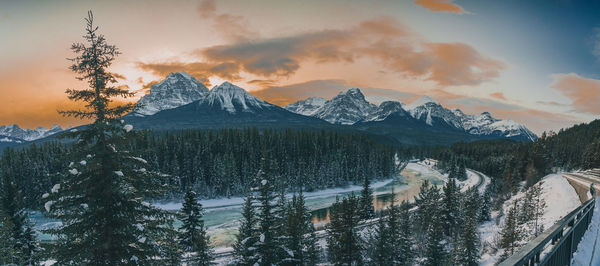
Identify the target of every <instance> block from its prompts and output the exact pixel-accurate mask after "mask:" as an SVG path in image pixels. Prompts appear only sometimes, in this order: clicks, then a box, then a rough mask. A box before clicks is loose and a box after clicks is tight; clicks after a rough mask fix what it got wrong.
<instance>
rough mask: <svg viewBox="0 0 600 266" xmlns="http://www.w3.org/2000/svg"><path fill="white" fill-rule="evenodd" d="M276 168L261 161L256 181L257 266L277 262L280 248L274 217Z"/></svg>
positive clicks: (264, 160) (269, 162) (267, 162)
mask: <svg viewBox="0 0 600 266" xmlns="http://www.w3.org/2000/svg"><path fill="white" fill-rule="evenodd" d="M274 167H276V166H275V165H274V163H273V161H272V160H271V159H268V158H265V159H263V160H262V167H261V170H259V172H258V174H257V176H256V181H257V184H258V187H257V189H256V190H257V193H256V194H257V195H256V201H257V203H258V241H257V242H256V243H255V247H256V256H257V262H258V263H259V265H273V264H275V263H278V262H279V259H280V255H281V251H282V249H281V248H282V247H281V245H280V241H279V240H280V239H279V235H278V233H279V230H278V228H279V226H280V224H278V223H279V222H281V220H279V219H278V218H277V216H276V213H275V212H276V210H277V206H276V199H277V193H276V189H277V187H276V185H275V180H276V179H275V178H274V176H273V174H274V172H275V171H274Z"/></svg>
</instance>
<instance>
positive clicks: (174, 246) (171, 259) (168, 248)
mask: <svg viewBox="0 0 600 266" xmlns="http://www.w3.org/2000/svg"><path fill="white" fill-rule="evenodd" d="M168 228H169V231H167V232H166V234H165V238H166V239H169V240H172V241H170V242H169V244H168V245H164V246H163V247H162V248H161V256H160V263H161V264H164V265H170V266H179V265H180V264H181V261H182V260H181V259H182V255H183V254H182V248H181V244H180V243H179V241H177V238H178V237H179V235H178V232H177V231H176V230H175V228H174V227H173V222H171V221H170V222H169V223H168Z"/></svg>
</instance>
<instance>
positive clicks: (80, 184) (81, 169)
mask: <svg viewBox="0 0 600 266" xmlns="http://www.w3.org/2000/svg"><path fill="white" fill-rule="evenodd" d="M86 22H87V26H86V30H85V31H86V34H85V36H84V39H85V43H75V44H73V46H72V47H71V50H72V51H73V52H74V53H75V54H76V56H75V58H73V59H71V61H72V63H73V64H72V66H71V67H70V69H71V70H72V71H73V72H75V73H76V74H77V75H78V77H77V78H78V79H80V80H83V81H87V84H88V86H89V88H87V89H81V90H76V89H69V90H67V94H68V97H69V99H71V100H74V101H80V102H83V103H84V104H85V107H84V109H80V110H69V111H61V112H60V113H61V114H63V115H65V116H71V117H75V118H82V119H90V120H92V121H93V122H92V123H91V124H89V125H86V126H85V127H82V128H80V129H75V130H71V131H69V132H68V133H66V134H64V135H65V137H68V138H72V139H75V140H76V141H75V144H74V146H73V148H72V154H71V158H72V159H73V162H71V163H69V166H68V168H67V169H65V171H64V176H63V181H62V182H61V183H59V184H56V185H54V187H53V188H52V190H51V191H50V193H49V194H47V195H45V196H46V199H45V200H46V203H45V204H44V207H45V209H46V211H47V214H48V216H50V217H52V218H55V219H60V220H61V222H62V224H61V226H59V227H57V228H53V229H49V230H46V232H47V233H50V234H52V235H54V236H55V237H56V243H55V244H53V245H54V247H53V248H54V250H55V252H53V254H52V258H53V259H55V260H56V261H57V263H58V264H92V265H101V264H102V265H107V264H108V265H119V264H124V263H126V264H150V263H151V262H152V261H153V260H155V259H156V258H157V257H160V254H161V250H162V245H165V244H168V241H167V240H166V237H165V236H166V233H167V232H168V231H169V229H168V228H167V227H165V225H166V224H168V222H170V221H171V220H172V215H171V214H169V213H168V212H166V211H163V210H161V209H158V208H156V207H154V206H152V205H151V204H149V203H148V202H146V201H145V199H149V198H154V197H157V196H158V195H160V194H161V193H163V192H164V189H166V187H164V186H162V184H161V183H160V182H161V180H162V179H163V177H164V176H163V175H160V174H157V173H154V172H151V171H149V170H147V169H148V167H149V166H148V165H147V162H146V161H145V160H144V159H142V158H139V157H135V155H134V154H132V153H130V152H128V151H127V150H125V148H124V147H125V146H126V145H125V144H127V143H128V141H129V139H130V138H131V137H132V136H133V135H134V134H136V133H135V132H134V131H132V129H133V127H132V126H131V125H126V124H125V123H124V121H123V120H121V119H120V117H121V116H123V115H124V114H125V113H127V112H129V111H131V110H132V108H133V105H132V104H125V105H118V104H116V103H114V102H113V98H114V97H129V96H132V95H133V94H132V93H130V92H129V91H127V90H125V89H123V88H121V87H118V86H115V85H114V84H115V82H116V79H115V76H114V74H112V73H111V72H109V71H108V68H109V67H110V66H111V64H112V62H113V61H114V59H115V57H116V56H117V55H118V54H119V52H118V50H117V48H116V47H115V46H114V45H109V44H107V42H106V39H105V38H104V36H103V35H101V34H99V33H98V27H97V26H96V25H95V24H94V17H93V15H92V13H91V11H90V12H89V13H88V17H87V18H86ZM169 241H173V240H172V239H171V240H169Z"/></svg>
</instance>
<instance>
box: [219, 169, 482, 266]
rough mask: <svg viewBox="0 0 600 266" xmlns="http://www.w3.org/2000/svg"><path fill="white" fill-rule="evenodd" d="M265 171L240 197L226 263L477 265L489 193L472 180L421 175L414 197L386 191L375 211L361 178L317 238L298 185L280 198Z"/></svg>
mask: <svg viewBox="0 0 600 266" xmlns="http://www.w3.org/2000/svg"><path fill="white" fill-rule="evenodd" d="M268 161H269V160H265V162H266V163H265V164H264V165H269V163H268ZM263 169H264V170H263ZM270 173H272V168H270V167H263V168H261V171H259V174H258V175H257V176H256V179H255V181H254V184H255V185H256V186H255V187H254V188H253V190H252V191H253V193H251V194H250V195H248V196H247V197H246V203H245V204H244V208H243V210H242V215H243V218H242V220H241V226H240V231H239V234H238V236H237V240H236V242H235V244H234V260H233V261H232V262H231V263H230V264H231V265H317V264H319V263H323V262H328V263H330V264H331V265H414V264H415V263H418V264H421V265H477V263H478V261H479V256H480V240H479V233H478V231H477V225H478V224H480V223H481V222H484V221H487V220H489V219H490V205H489V204H490V201H489V199H490V197H489V194H488V193H485V194H483V195H480V194H479V192H478V190H477V188H475V187H474V188H471V189H468V190H467V191H465V192H461V190H460V187H459V186H458V185H457V182H456V179H455V178H450V179H449V182H447V183H446V184H445V185H444V187H443V188H442V189H439V188H437V187H436V186H434V185H431V184H430V183H428V182H427V181H425V182H424V183H423V185H422V186H421V191H420V193H419V195H418V196H417V197H416V198H415V204H414V205H411V204H409V203H408V202H407V201H403V202H402V203H401V204H400V205H398V204H397V203H394V199H393V196H392V199H391V202H392V205H391V206H390V207H389V208H387V209H385V210H384V211H382V212H380V213H379V214H378V216H376V214H375V212H374V209H373V191H372V189H371V187H370V185H369V184H370V180H369V179H368V178H366V179H365V180H364V181H363V190H362V191H361V193H360V195H354V194H352V195H350V196H348V197H345V198H343V199H340V198H338V199H336V202H335V203H334V204H333V205H332V207H331V215H330V222H329V224H328V225H327V227H326V232H325V233H326V234H325V236H324V238H325V243H324V245H319V244H318V243H319V242H320V241H319V238H318V237H317V235H316V234H315V229H314V227H313V224H312V222H311V215H310V214H309V213H308V212H307V209H306V207H305V205H304V198H303V196H302V194H301V192H300V194H299V195H294V196H293V198H292V200H291V201H290V200H287V199H286V198H285V197H284V195H283V194H282V193H280V192H278V191H279V189H278V184H280V182H278V181H277V180H276V179H274V178H273V175H272V174H270ZM415 207H416V208H415ZM412 209H414V211H413V210H412ZM374 218H378V220H377V221H374V220H372V219H374Z"/></svg>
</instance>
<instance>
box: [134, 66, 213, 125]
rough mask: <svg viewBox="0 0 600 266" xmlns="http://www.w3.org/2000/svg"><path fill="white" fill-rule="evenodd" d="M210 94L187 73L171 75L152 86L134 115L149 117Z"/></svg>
mask: <svg viewBox="0 0 600 266" xmlns="http://www.w3.org/2000/svg"><path fill="white" fill-rule="evenodd" d="M207 93H208V89H207V88H206V86H204V84H202V83H200V82H199V81H198V80H196V79H195V78H194V77H192V76H191V75H190V74H188V73H185V72H179V73H171V74H169V75H168V76H167V77H166V78H165V79H164V80H163V81H161V82H160V83H158V84H154V85H152V88H151V89H150V93H149V94H146V95H144V97H142V98H141V99H140V100H139V101H138V102H137V104H136V110H135V111H134V115H138V116H147V115H153V114H156V113H158V112H160V111H162V110H167V109H172V108H176V107H179V106H182V105H186V104H188V103H191V102H193V101H197V100H200V99H202V98H204V96H205V95H206V94H207Z"/></svg>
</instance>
